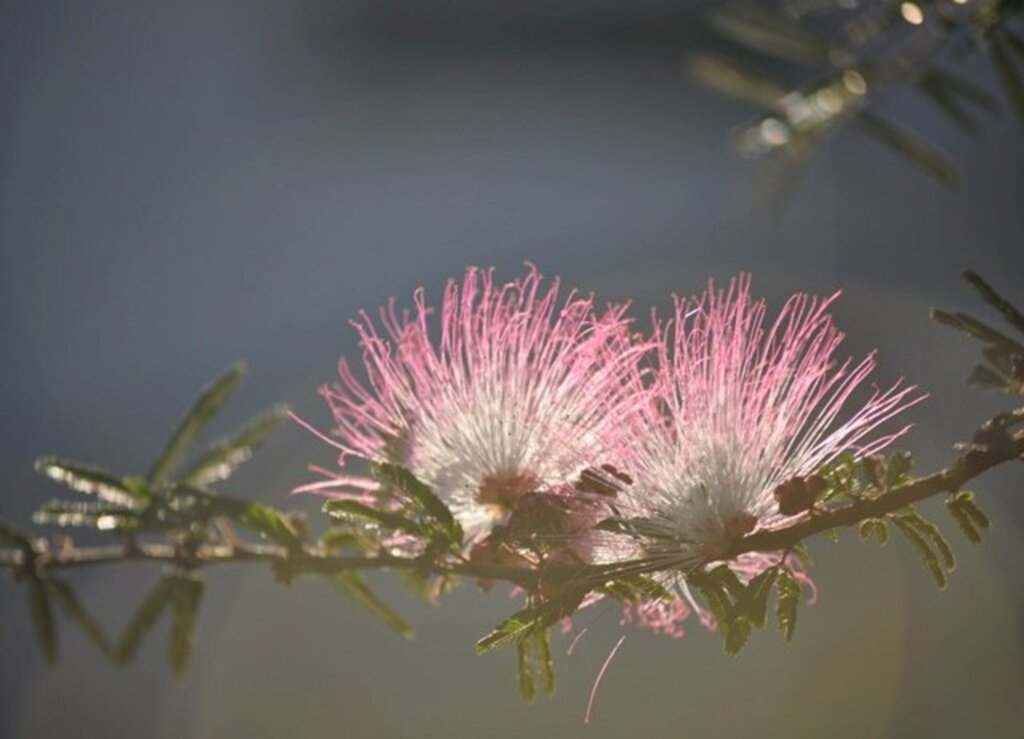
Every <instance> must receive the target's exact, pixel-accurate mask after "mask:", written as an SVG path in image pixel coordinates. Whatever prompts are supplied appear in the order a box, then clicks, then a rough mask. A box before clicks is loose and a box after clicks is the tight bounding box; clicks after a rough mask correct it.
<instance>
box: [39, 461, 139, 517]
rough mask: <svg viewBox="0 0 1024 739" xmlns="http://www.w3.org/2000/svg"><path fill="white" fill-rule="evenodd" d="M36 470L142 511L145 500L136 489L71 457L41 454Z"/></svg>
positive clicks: (88, 492)
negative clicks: (63, 457) (70, 458)
mask: <svg viewBox="0 0 1024 739" xmlns="http://www.w3.org/2000/svg"><path fill="white" fill-rule="evenodd" d="M35 467H36V471H37V472H39V473H40V474H43V475H45V476H46V477H49V478H50V479H51V480H55V481H56V482H59V483H62V484H64V485H67V486H68V487H69V488H71V489H72V490H75V491H77V492H79V493H85V494H86V495H95V496H96V497H97V498H99V499H100V500H102V501H105V502H107V503H113V504H114V505H118V506H122V507H124V508H132V509H135V510H139V509H140V508H142V507H143V506H144V505H145V503H144V500H143V498H142V497H141V496H140V495H139V494H138V491H137V489H135V488H131V487H129V486H128V485H127V484H126V483H125V481H124V480H122V479H121V478H119V477H116V476H115V475H112V474H110V473H109V472H106V471H105V470H101V469H99V468H97V467H91V466H88V465H84V464H79V463H78V462H72V461H71V460H68V459H58V458H57V457H42V458H41V459H38V460H36V465H35Z"/></svg>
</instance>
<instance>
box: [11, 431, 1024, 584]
mask: <svg viewBox="0 0 1024 739" xmlns="http://www.w3.org/2000/svg"><path fill="white" fill-rule="evenodd" d="M1002 438H1003V442H1004V443H1002V444H995V445H993V446H990V447H981V448H975V449H971V450H970V451H968V452H967V453H965V454H964V455H963V456H961V457H960V459H958V460H957V462H956V463H954V464H953V465H951V466H950V467H947V468H946V469H944V470H941V471H939V472H936V473H935V474H933V475H929V476H928V477H922V478H919V479H917V480H913V481H911V482H908V483H906V484H904V485H901V486H899V487H897V488H894V489H893V490H891V491H889V492H886V493H885V494H883V495H881V496H879V497H877V498H870V499H867V498H866V499H862V500H858V501H856V502H854V503H851V504H850V505H846V506H843V507H841V508H835V509H832V510H826V511H815V512H814V513H813V514H812V515H808V516H807V517H805V518H802V519H801V520H799V521H797V522H796V523H793V524H791V525H789V526H787V527H785V528H781V529H775V530H771V531H759V532H756V533H753V534H750V535H748V536H745V537H743V538H742V539H740V540H738V541H737V542H736V544H735V545H734V546H733V547H732V549H731V550H730V551H729V552H728V555H727V558H734V557H736V556H739V555H740V554H743V553H745V552H779V551H785V550H788V549H791V548H792V547H793V546H795V545H796V544H798V543H799V542H800V541H802V540H804V539H806V538H807V537H809V536H812V535H814V534H819V533H821V532H823V531H827V530H829V529H835V528H840V527H846V526H856V525H857V524H859V523H860V522H861V521H864V520H866V519H869V518H880V517H883V516H885V515H886V514H889V513H894V512H896V511H899V510H901V509H903V508H905V507H906V506H908V505H911V504H913V503H917V502H919V501H922V500H925V499H927V498H930V497H932V496H935V495H939V494H942V493H952V492H956V491H957V490H959V489H961V488H962V487H963V486H964V485H965V484H966V483H967V482H969V481H971V480H973V479H974V478H976V477H978V476H980V475H981V474H983V473H985V472H987V471H988V470H990V469H992V468H993V467H997V466H999V465H1001V464H1004V463H1006V462H1010V461H1013V460H1015V459H1018V458H1021V457H1022V455H1024V431H1019V432H1017V433H1016V434H1014V435H1006V436H1003V437H1002ZM30 562H31V566H32V567H33V568H34V571H35V572H36V573H37V574H39V575H45V573H46V571H47V570H50V569H67V568H73V567H84V566H90V565H100V564H110V563H114V562H154V563H163V564H167V565H176V566H180V567H186V568H197V567H202V566H206V565H214V564H230V563H242V562H265V563H268V564H270V565H271V566H272V567H274V569H275V572H276V573H277V574H278V576H279V577H281V578H283V579H290V578H291V577H294V576H298V575H304V574H314V575H330V574H335V573H339V572H347V571H353V570H378V569H387V570H409V571H419V572H423V573H426V574H432V575H461V576H466V577H474V578H483V579H491V580H504V581H507V582H511V583H515V584H517V585H521V586H523V587H527V588H531V587H533V586H534V585H536V580H537V573H536V572H535V571H531V570H528V569H525V568H522V567H508V566H502V565H495V564H487V563H482V562H471V561H466V560H463V559H461V558H459V559H455V558H447V559H424V558H415V557H395V556H392V555H387V554H380V555H376V556H353V555H334V554H330V553H327V552H324V551H323V550H320V549H316V548H306V549H304V550H302V551H301V552H290V551H289V550H287V549H285V548H284V547H279V546H274V545H265V544H244V545H235V546H230V545H223V544H221V545H203V546H200V547H199V548H197V549H195V550H194V551H185V550H183V549H182V548H180V547H177V546H174V545H173V544H158V543H143V542H130V543H128V544H121V545H113V546H98V547H74V546H60V547H57V548H51V547H50V546H49V544H48V542H47V541H46V540H43V539H39V540H36V541H34V542H32V552H31V553H29V552H27V551H24V550H17V549H15V550H0V568H9V569H11V570H12V571H13V572H14V574H15V577H18V576H19V575H21V574H24V571H25V569H26V568H27V567H28V566H29V563H30ZM598 569H599V570H600V572H595V573H594V574H595V577H598V578H599V579H600V578H603V577H605V576H606V575H607V572H606V570H605V568H598Z"/></svg>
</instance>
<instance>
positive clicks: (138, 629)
mask: <svg viewBox="0 0 1024 739" xmlns="http://www.w3.org/2000/svg"><path fill="white" fill-rule="evenodd" d="M175 585H176V581H175V578H174V576H173V575H165V576H163V577H161V578H160V580H159V582H157V584H156V585H155V586H154V587H153V588H152V589H151V590H150V591H149V592H148V593H147V594H146V596H145V597H144V598H143V599H142V602H141V603H140V604H139V607H138V609H136V611H135V613H134V615H133V616H132V618H131V621H129V622H128V624H127V625H126V626H125V628H124V631H123V632H122V633H121V638H120V639H119V640H118V643H117V646H116V647H115V648H114V659H115V661H116V662H117V663H118V664H119V665H126V664H128V662H130V661H131V658H132V657H133V656H135V651H136V650H137V649H138V648H139V644H140V643H142V639H143V637H145V636H146V634H148V633H149V632H150V630H152V628H153V626H154V625H156V622H157V620H158V619H159V618H160V616H161V614H162V613H163V612H164V609H165V608H166V607H167V605H168V604H169V603H170V602H171V600H172V599H173V598H174V588H175Z"/></svg>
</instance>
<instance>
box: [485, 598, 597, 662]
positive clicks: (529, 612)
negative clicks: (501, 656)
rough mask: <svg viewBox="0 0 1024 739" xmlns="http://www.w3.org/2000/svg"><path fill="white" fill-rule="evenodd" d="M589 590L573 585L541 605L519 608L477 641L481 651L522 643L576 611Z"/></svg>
mask: <svg viewBox="0 0 1024 739" xmlns="http://www.w3.org/2000/svg"><path fill="white" fill-rule="evenodd" d="M587 592H589V591H588V590H587V589H583V588H569V589H566V590H564V591H562V592H561V593H558V594H557V595H555V596H553V597H551V598H549V599H548V600H545V601H542V602H541V603H539V604H537V605H533V606H528V607H526V608H523V609H521V610H519V611H516V612H515V613H513V614H512V615H511V616H509V617H508V618H507V619H505V620H504V621H502V622H501V623H500V624H498V625H497V626H496V627H495V628H494V630H493V631H491V633H489V634H487V635H486V636H485V637H483V638H482V639H480V640H479V641H478V642H477V643H476V652H477V654H483V653H484V652H487V651H490V650H491V649H494V648H495V647H499V646H502V645H504V644H508V643H510V642H511V643H518V642H520V641H522V640H523V639H527V638H529V637H531V636H533V635H535V634H537V633H539V632H541V631H543V630H544V629H546V628H547V627H548V626H551V625H552V624H554V623H557V622H558V621H559V620H560V619H562V618H564V617H566V616H570V615H572V613H573V612H574V611H575V610H576V609H577V608H578V607H579V605H580V603H582V602H583V598H584V597H586V594H587Z"/></svg>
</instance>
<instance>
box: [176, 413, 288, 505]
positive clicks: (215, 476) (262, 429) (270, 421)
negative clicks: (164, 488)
mask: <svg viewBox="0 0 1024 739" xmlns="http://www.w3.org/2000/svg"><path fill="white" fill-rule="evenodd" d="M286 418H288V407H287V406H284V405H279V406H275V407H274V408H273V409H271V410H270V412H269V413H267V414H266V415H263V416H261V417H259V418H257V419H256V420H255V421H252V422H251V423H250V424H249V425H248V426H246V427H245V428H244V429H242V430H241V431H240V432H238V434H236V435H235V436H233V437H231V438H229V439H222V440H221V441H218V442H216V443H215V444H213V445H212V446H210V447H209V448H208V449H207V450H206V451H205V452H204V453H203V454H202V455H201V456H200V457H199V458H198V459H197V460H196V461H195V462H193V463H192V464H190V465H189V466H188V467H187V468H186V469H185V471H184V472H182V474H181V480H182V482H184V483H187V484H189V485H199V486H202V485H209V484H210V483H212V482H217V481H218V480H225V479H227V478H228V477H230V476H231V474H232V473H233V472H234V471H235V470H236V469H238V467H239V466H240V465H242V464H244V463H245V462H248V461H249V460H250V459H251V458H252V453H253V450H255V449H256V448H257V447H259V446H260V445H261V444H262V443H263V442H264V441H266V440H267V438H268V437H269V436H270V434H271V433H273V431H274V430H275V429H276V428H277V427H278V426H280V425H281V423H282V422H284V420H285V419H286Z"/></svg>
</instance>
